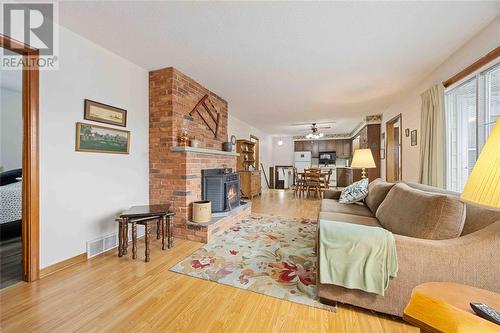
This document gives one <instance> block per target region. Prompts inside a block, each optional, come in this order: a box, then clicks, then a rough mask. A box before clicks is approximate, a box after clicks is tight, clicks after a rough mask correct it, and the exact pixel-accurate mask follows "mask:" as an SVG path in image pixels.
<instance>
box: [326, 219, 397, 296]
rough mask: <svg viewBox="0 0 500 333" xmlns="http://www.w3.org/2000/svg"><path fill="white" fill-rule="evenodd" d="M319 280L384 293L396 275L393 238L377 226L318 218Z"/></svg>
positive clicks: (389, 233)
mask: <svg viewBox="0 0 500 333" xmlns="http://www.w3.org/2000/svg"><path fill="white" fill-rule="evenodd" d="M319 228H320V240H319V260H320V282H321V283H325V284H334V285H338V286H342V287H345V288H349V289H361V290H364V291H367V292H370V293H376V294H379V295H382V296H383V295H384V291H385V289H387V286H388V285H389V278H390V277H396V273H397V272H398V260H397V257H396V242H395V241H394V236H393V235H392V233H391V232H389V231H387V230H385V229H383V228H377V227H368V226H364V225H358V224H351V223H342V222H333V221H328V220H320V221H319Z"/></svg>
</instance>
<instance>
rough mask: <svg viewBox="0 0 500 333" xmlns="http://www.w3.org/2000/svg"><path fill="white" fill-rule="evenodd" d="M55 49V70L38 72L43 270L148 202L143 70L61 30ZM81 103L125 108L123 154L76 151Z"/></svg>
mask: <svg viewBox="0 0 500 333" xmlns="http://www.w3.org/2000/svg"><path fill="white" fill-rule="evenodd" d="M59 45H60V55H59V60H60V63H59V70H56V71H41V72H40V176H41V177H40V178H41V183H40V214H41V216H40V227H41V235H40V237H41V258H40V259H41V267H42V268H43V267H46V266H49V265H52V264H54V263H57V262H59V261H62V260H65V259H68V258H70V257H73V256H76V255H78V254H80V253H83V252H85V251H86V242H87V241H88V240H93V239H96V238H99V237H101V236H104V235H108V234H111V233H116V231H117V226H116V222H114V218H115V215H116V214H117V213H119V212H120V211H122V210H124V209H126V208H128V207H129V206H131V205H134V204H147V203H148V202H149V175H148V173H149V171H148V170H149V165H148V164H149V162H148V159H149V157H148V142H149V140H148V131H149V124H148V119H149V118H148V72H147V71H146V70H144V69H141V68H140V67H138V66H136V65H134V64H132V63H130V62H129V61H127V60H125V59H123V58H121V57H119V56H117V55H115V54H113V53H111V52H109V51H107V50H105V49H103V48H102V47H100V46H98V45H96V44H94V43H92V42H90V41H88V40H86V39H84V38H82V37H81V36H79V35H76V34H74V33H73V32H71V31H69V30H67V29H65V28H62V27H61V28H60V43H59ZM85 98H89V99H92V100H95V101H98V102H103V103H106V104H110V105H113V106H117V107H120V108H124V109H126V110H127V111H128V114H127V117H128V119H127V127H126V129H127V130H129V131H130V132H131V146H130V154H129V155H119V154H107V153H106V154H102V153H85V152H76V151H75V123H76V122H78V121H84V120H83V103H84V99H85ZM101 125H105V124H101ZM105 126H108V125H105ZM110 127H113V126H110Z"/></svg>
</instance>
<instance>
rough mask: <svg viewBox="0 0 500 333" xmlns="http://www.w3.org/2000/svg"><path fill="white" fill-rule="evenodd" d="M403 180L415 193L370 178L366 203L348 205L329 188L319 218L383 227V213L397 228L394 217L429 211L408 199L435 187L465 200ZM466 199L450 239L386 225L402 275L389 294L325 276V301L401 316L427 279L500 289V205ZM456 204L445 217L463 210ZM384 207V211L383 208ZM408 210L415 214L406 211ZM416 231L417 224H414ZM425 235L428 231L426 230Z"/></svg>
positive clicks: (322, 294) (322, 295) (391, 284)
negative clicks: (418, 208)
mask: <svg viewBox="0 0 500 333" xmlns="http://www.w3.org/2000/svg"><path fill="white" fill-rule="evenodd" d="M404 184H406V185H408V186H409V189H410V190H409V191H411V192H414V193H408V195H410V197H405V195H401V194H399V195H396V196H395V195H393V193H392V192H391V194H390V195H388V193H389V192H390V190H391V189H392V187H393V185H394V184H391V183H386V182H384V181H382V180H380V179H377V180H375V181H374V182H372V183H370V185H369V194H368V196H367V198H366V199H365V200H364V202H363V203H356V204H348V205H347V204H341V203H339V202H338V198H339V196H340V191H327V192H326V193H325V199H323V200H322V202H321V209H320V213H319V218H320V219H323V220H330V221H332V223H334V221H339V222H349V223H355V224H362V225H368V226H376V227H383V225H382V224H384V222H383V221H382V220H379V219H378V218H377V217H376V216H378V217H379V218H383V219H392V221H390V223H389V224H390V225H391V226H392V228H393V229H398V227H397V226H395V225H394V221H396V222H397V221H402V220H405V219H406V218H408V219H410V220H411V219H412V218H413V219H414V217H415V215H419V214H422V216H423V215H424V214H426V211H425V210H426V209H427V208H426V207H422V211H420V212H419V213H418V214H415V211H414V209H413V211H412V209H408V208H407V206H408V201H411V205H409V206H412V205H413V207H414V206H415V201H417V202H418V199H417V200H416V199H415V196H416V197H419V196H425V194H426V193H429V192H430V193H434V195H436V193H437V194H446V195H447V196H449V198H450V199H451V200H454V202H455V204H456V202H459V204H460V203H461V202H460V201H459V200H458V199H457V193H454V192H448V191H444V190H441V189H438V188H434V187H430V186H426V185H421V184H414V183H404ZM398 187H400V186H398ZM401 187H402V186H401ZM393 192H396V191H393ZM407 192H408V191H407ZM385 200H391V202H386V203H385V204H384V201H385ZM394 202H396V204H394ZM382 204H384V206H385V207H384V208H383V209H381V210H380V211H379V212H378V213H379V214H377V210H379V208H380V207H381V205H382ZM461 205H462V206H463V207H464V209H465V211H463V214H464V215H465V219H464V220H463V221H462V224H461V225H460V226H459V228H460V229H459V230H451V229H449V228H448V229H446V228H445V234H446V233H447V232H452V233H453V232H457V231H459V233H458V235H459V236H458V237H454V238H451V239H423V238H415V237H408V236H404V235H401V233H403V234H404V233H405V230H399V229H398V231H400V232H399V233H400V234H397V233H396V232H395V231H393V230H390V229H389V228H387V229H389V230H390V231H392V232H393V234H394V237H395V240H396V250H397V257H398V266H399V270H398V274H397V277H396V278H394V279H392V280H391V281H390V282H389V287H388V288H387V290H386V292H385V296H380V295H376V294H371V293H367V292H364V291H362V290H357V289H347V288H343V287H340V286H335V285H329V284H321V283H320V277H318V279H317V281H318V282H317V286H318V296H319V298H320V301H321V302H323V303H327V304H330V303H332V302H341V303H347V304H351V305H355V306H359V307H362V308H365V309H370V310H374V311H377V312H382V313H386V314H390V315H396V316H402V315H403V310H404V308H405V306H406V304H407V302H408V300H409V299H410V295H411V292H412V289H413V288H414V287H415V286H417V285H419V284H421V283H424V282H429V281H450V282H457V283H462V284H467V285H471V286H475V287H479V288H483V289H488V290H492V291H495V292H500V210H495V209H488V208H485V207H481V206H478V205H474V204H469V203H467V204H465V203H461ZM369 207H371V209H370V208H369ZM452 207H453V209H451V210H449V211H440V212H439V217H438V218H439V219H440V221H441V220H442V218H443V217H445V218H446V216H447V215H448V214H452V215H453V214H457V211H459V212H458V214H460V213H461V212H460V209H458V208H457V207H458V206H452ZM382 210H383V212H384V214H380V213H381V212H382ZM408 214H411V215H413V216H408V217H407V216H406V215H408ZM427 217H428V216H427ZM414 221H419V220H418V219H417V220H414ZM444 223H446V221H443V222H442V224H444ZM414 224H415V223H414ZM459 224H460V223H459ZM385 225H387V223H385ZM424 229H425V228H424ZM411 232H414V230H410V233H411ZM445 234H444V235H445ZM424 235H429V234H427V233H425V232H424ZM318 236H319V229H318ZM440 237H443V234H441V235H436V234H434V236H433V237H431V238H440ZM318 239H319V238H318ZM318 265H319V260H318ZM318 272H319V268H318ZM471 301H473V300H471Z"/></svg>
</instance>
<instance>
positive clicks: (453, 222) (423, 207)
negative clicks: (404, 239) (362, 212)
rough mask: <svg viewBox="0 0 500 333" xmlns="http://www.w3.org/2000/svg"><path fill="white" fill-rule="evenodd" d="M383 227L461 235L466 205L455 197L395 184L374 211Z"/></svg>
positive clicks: (411, 233) (431, 235)
mask: <svg viewBox="0 0 500 333" xmlns="http://www.w3.org/2000/svg"><path fill="white" fill-rule="evenodd" d="M376 216H377V218H378V220H379V221H380V223H381V224H382V226H383V227H384V228H386V229H388V230H389V231H392V232H393V233H395V234H399V235H403V236H408V237H415V238H423V239H450V238H456V237H459V236H460V233H461V232H462V228H463V226H464V221H465V204H464V203H463V202H462V201H460V200H459V199H458V198H457V197H454V196H450V195H446V194H439V193H430V192H424V191H421V190H417V189H414V188H411V187H409V186H408V185H406V184H404V183H397V184H396V185H394V186H393V187H392V188H391V190H390V191H389V193H388V194H387V196H386V198H385V200H384V201H383V202H382V204H381V205H380V206H379V208H378V210H377V214H376Z"/></svg>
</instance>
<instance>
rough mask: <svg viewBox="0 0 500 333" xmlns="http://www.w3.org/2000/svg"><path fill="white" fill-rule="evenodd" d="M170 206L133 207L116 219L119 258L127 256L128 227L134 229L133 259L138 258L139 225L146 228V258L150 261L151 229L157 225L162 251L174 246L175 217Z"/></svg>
mask: <svg viewBox="0 0 500 333" xmlns="http://www.w3.org/2000/svg"><path fill="white" fill-rule="evenodd" d="M174 215H175V213H174V212H172V211H171V210H170V205H168V204H167V205H145V206H133V207H131V208H130V209H128V210H126V211H124V212H123V213H121V214H120V216H119V217H118V218H117V219H116V221H117V222H118V256H119V257H122V256H123V255H126V254H127V248H128V225H129V224H130V225H131V227H132V259H136V258H137V225H138V224H140V225H143V226H144V228H145V231H146V232H145V243H146V250H145V257H146V262H149V261H150V253H151V249H150V247H151V228H152V227H153V226H154V225H156V239H160V238H161V240H162V250H165V249H166V248H169V249H170V248H172V246H174V237H173V217H174Z"/></svg>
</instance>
